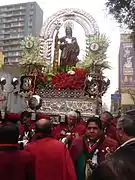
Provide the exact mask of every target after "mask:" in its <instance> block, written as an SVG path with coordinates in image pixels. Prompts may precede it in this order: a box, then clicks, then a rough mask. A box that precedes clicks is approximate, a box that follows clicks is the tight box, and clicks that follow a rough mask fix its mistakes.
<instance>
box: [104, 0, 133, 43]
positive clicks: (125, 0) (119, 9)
mask: <svg viewBox="0 0 135 180" xmlns="http://www.w3.org/2000/svg"><path fill="white" fill-rule="evenodd" d="M106 6H107V7H108V9H109V13H110V14H112V15H113V16H114V17H115V19H116V20H117V21H118V22H119V23H121V24H125V25H127V27H128V28H129V29H130V30H132V31H133V34H132V39H133V40H134V42H135V39H134V38H135V34H134V32H135V0H106Z"/></svg>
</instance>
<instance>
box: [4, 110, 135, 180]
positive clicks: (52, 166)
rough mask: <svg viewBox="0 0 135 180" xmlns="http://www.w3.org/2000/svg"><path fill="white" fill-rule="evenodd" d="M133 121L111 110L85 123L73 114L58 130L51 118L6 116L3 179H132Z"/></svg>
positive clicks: (28, 114)
mask: <svg viewBox="0 0 135 180" xmlns="http://www.w3.org/2000/svg"><path fill="white" fill-rule="evenodd" d="M134 147H135V118H134V115H133V114H130V113H129V114H126V115H123V116H122V117H117V118H116V117H115V118H114V117H113V116H112V114H111V113H109V112H107V111H106V112H103V113H102V114H101V115H100V116H92V117H89V118H88V120H87V121H84V120H83V118H82V117H81V114H80V112H79V111H70V112H68V113H67V114H66V115H65V121H64V122H63V121H62V122H60V123H59V124H58V125H57V126H54V125H53V123H52V121H51V120H50V117H49V116H48V115H45V114H41V113H40V114H37V117H36V121H33V120H32V116H31V113H30V112H27V111H25V112H23V113H22V114H14V113H8V114H7V115H6V116H5V119H4V120H2V119H1V125H0V177H1V179H3V180H9V179H10V180H54V179H55V180H108V179H110V180H120V179H123V180H127V179H129V178H130V180H132V179H134V177H135V175H134V169H135V160H134V152H135V149H134Z"/></svg>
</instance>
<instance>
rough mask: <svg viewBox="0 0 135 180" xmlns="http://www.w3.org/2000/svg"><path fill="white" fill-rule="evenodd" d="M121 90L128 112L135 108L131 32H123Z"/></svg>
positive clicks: (134, 50)
mask: <svg viewBox="0 0 135 180" xmlns="http://www.w3.org/2000/svg"><path fill="white" fill-rule="evenodd" d="M119 92H120V94H121V108H122V110H123V111H124V112H126V111H128V110H132V109H135V49H134V45H133V43H132V40H131V35H130V34H121V40H120V51H119Z"/></svg>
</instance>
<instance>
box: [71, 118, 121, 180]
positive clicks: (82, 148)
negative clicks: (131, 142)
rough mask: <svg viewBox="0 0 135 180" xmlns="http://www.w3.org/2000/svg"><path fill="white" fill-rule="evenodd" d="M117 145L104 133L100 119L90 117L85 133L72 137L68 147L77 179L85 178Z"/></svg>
mask: <svg viewBox="0 0 135 180" xmlns="http://www.w3.org/2000/svg"><path fill="white" fill-rule="evenodd" d="M117 147H118V144H117V142H116V141H115V140H113V139H111V138H109V137H107V136H105V135H104V133H103V131H102V122H101V120H100V119H99V118H98V117H91V118H90V119H89V120H88V121H87V124H86V131H85V135H84V136H83V137H79V138H76V139H74V140H73V142H72V145H71V147H70V154H71V157H72V159H73V161H74V164H75V168H76V173H77V180H85V179H87V178H88V177H89V176H90V175H91V173H92V171H93V170H94V169H95V168H96V167H97V166H98V165H99V164H100V163H101V162H102V161H103V160H105V158H106V157H107V156H108V155H110V154H111V153H112V152H113V151H114V150H115V149H116V148H117Z"/></svg>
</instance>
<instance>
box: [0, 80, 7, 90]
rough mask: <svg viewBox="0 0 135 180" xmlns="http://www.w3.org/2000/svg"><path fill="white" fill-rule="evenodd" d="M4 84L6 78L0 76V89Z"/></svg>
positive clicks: (2, 88)
mask: <svg viewBox="0 0 135 180" xmlns="http://www.w3.org/2000/svg"><path fill="white" fill-rule="evenodd" d="M5 84H6V78H4V77H1V78H0V85H1V90H2V91H3V90H4V86H5Z"/></svg>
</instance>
